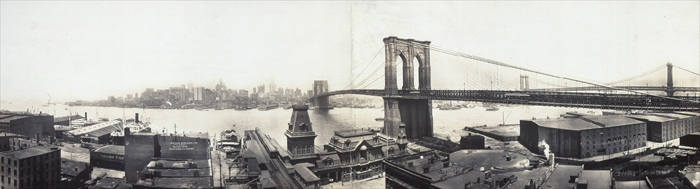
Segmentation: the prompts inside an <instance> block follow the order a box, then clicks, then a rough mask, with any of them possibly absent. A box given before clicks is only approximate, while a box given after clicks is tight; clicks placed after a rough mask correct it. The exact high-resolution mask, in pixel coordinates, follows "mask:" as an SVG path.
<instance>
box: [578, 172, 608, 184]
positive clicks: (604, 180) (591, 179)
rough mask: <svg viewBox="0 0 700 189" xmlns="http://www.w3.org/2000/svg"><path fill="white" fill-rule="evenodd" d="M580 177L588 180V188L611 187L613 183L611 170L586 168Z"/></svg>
mask: <svg viewBox="0 0 700 189" xmlns="http://www.w3.org/2000/svg"><path fill="white" fill-rule="evenodd" d="M579 178H583V179H585V180H586V181H587V182H588V188H610V185H612V173H611V172H610V170H584V171H582V172H581V176H580V177H579Z"/></svg>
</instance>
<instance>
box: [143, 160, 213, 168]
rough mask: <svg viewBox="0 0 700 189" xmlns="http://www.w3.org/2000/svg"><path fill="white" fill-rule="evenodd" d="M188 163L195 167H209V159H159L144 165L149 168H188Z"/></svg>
mask: <svg viewBox="0 0 700 189" xmlns="http://www.w3.org/2000/svg"><path fill="white" fill-rule="evenodd" d="M156 164H160V165H161V167H156ZM190 164H193V165H194V166H196V168H197V169H200V168H207V167H209V160H166V159H159V160H154V161H151V162H148V165H146V167H147V168H149V169H188V168H191V166H190Z"/></svg>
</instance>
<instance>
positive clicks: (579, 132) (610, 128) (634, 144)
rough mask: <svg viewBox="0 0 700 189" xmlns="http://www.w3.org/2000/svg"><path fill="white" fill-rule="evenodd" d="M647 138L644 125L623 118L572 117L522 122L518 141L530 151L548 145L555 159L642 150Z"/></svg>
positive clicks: (610, 116) (538, 149) (617, 116)
mask: <svg viewBox="0 0 700 189" xmlns="http://www.w3.org/2000/svg"><path fill="white" fill-rule="evenodd" d="M646 135H647V130H646V124H645V123H644V122H641V121H638V120H635V119H631V118H627V117H624V116H619V115H606V116H574V117H566V118H556V119H541V120H521V121H520V138H519V141H520V143H521V144H522V145H523V146H525V147H526V148H528V149H529V150H530V151H533V152H537V153H540V152H542V150H541V149H540V148H541V147H540V146H542V145H548V146H549V149H550V150H551V152H553V153H554V154H555V155H556V156H561V157H570V158H587V157H592V156H598V155H607V154H613V153H617V152H622V151H626V150H631V149H636V148H640V147H644V146H645V145H646V138H647V136H646ZM543 142H544V143H546V144H542V143H543Z"/></svg>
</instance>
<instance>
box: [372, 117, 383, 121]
mask: <svg viewBox="0 0 700 189" xmlns="http://www.w3.org/2000/svg"><path fill="white" fill-rule="evenodd" d="M374 121H384V118H383V117H378V118H374Z"/></svg>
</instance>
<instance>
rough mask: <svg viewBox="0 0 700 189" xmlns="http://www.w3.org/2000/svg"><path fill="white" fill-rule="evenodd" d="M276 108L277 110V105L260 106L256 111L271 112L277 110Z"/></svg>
mask: <svg viewBox="0 0 700 189" xmlns="http://www.w3.org/2000/svg"><path fill="white" fill-rule="evenodd" d="M277 108H279V105H277V104H270V105H262V106H260V107H258V110H260V111H267V110H272V109H277Z"/></svg>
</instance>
